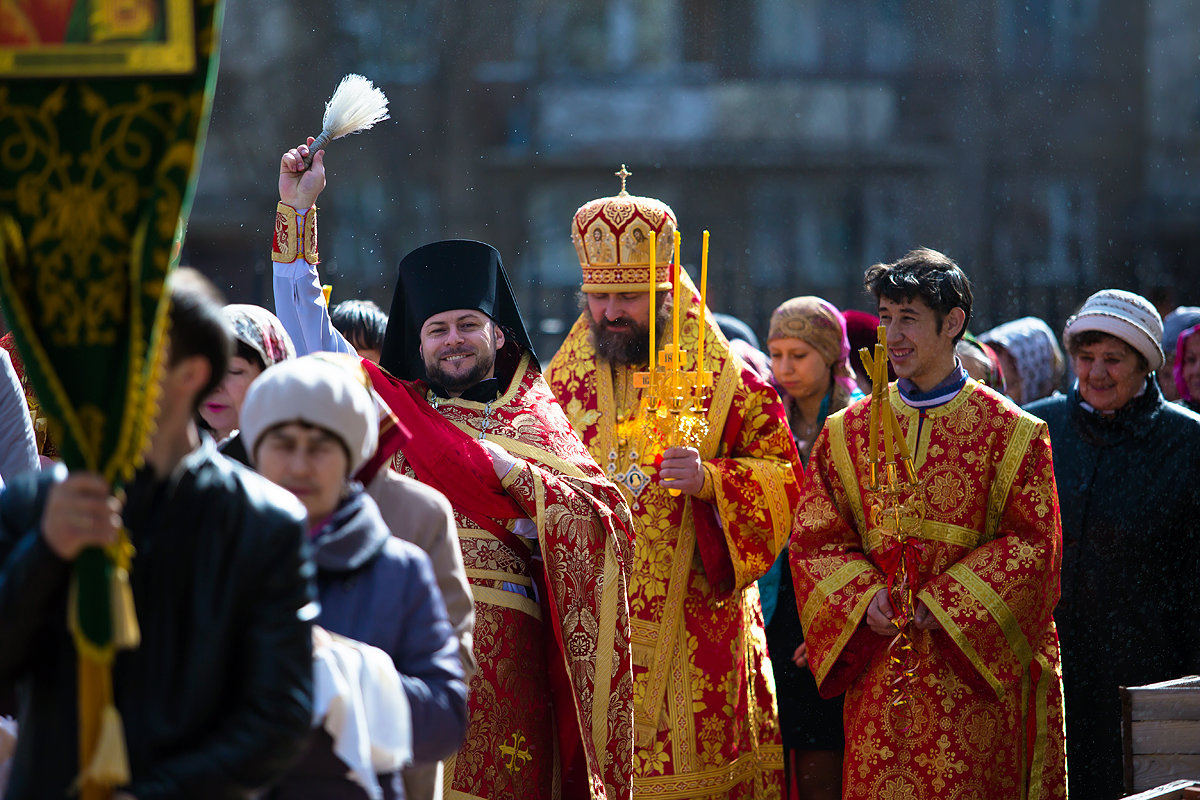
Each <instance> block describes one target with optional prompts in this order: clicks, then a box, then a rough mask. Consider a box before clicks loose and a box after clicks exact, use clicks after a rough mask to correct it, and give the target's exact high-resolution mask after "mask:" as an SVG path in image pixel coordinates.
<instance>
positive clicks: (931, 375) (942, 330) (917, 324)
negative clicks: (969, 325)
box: [878, 296, 966, 392]
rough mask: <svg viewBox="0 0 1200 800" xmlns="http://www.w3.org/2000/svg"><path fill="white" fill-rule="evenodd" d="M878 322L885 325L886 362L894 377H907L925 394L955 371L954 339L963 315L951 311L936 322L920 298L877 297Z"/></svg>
mask: <svg viewBox="0 0 1200 800" xmlns="http://www.w3.org/2000/svg"><path fill="white" fill-rule="evenodd" d="M878 310H879V322H880V323H881V324H883V325H885V326H887V350H888V359H889V360H890V361H891V363H892V369H894V370H895V372H896V377H898V378H907V379H908V380H910V381H912V382H913V383H914V384H916V386H917V389H919V390H920V391H922V392H927V391H929V390H931V389H933V387H935V386H937V385H938V384H939V383H941V382H942V381H943V380H945V378H946V376H948V375H949V374H950V373H951V372H952V371H953V370H954V345H955V343H954V340H955V337H956V336H958V333H959V331H961V330H962V327H963V323H964V322H965V321H966V315H965V314H964V313H963V310H962V309H961V308H952V309H950V311H949V313H947V314H946V315H945V316H944V317H941V318H940V319H939V315H938V314H937V312H936V311H934V310H933V309H932V308H930V307H929V305H928V304H927V303H926V302H925V301H924V300H922V299H921V298H920V297H911V298H908V299H905V300H890V299H888V298H887V297H883V296H881V297H880V298H879V309H878Z"/></svg>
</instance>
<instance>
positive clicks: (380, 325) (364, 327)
mask: <svg viewBox="0 0 1200 800" xmlns="http://www.w3.org/2000/svg"><path fill="white" fill-rule="evenodd" d="M329 320H330V322H332V323H333V327H335V328H337V329H338V332H339V333H341V334H342V336H345V337H346V340H347V341H348V342H350V344H352V345H354V346H355V347H356V348H359V347H361V348H363V349H366V350H381V349H383V335H384V332H385V331H387V324H388V315H387V314H385V313H384V312H383V309H382V308H380V307H379V306H377V305H376V304H375V303H373V302H372V301H370V300H343V301H342V302H340V303H338V304H337V305H336V306H334V307H333V308H331V309H329Z"/></svg>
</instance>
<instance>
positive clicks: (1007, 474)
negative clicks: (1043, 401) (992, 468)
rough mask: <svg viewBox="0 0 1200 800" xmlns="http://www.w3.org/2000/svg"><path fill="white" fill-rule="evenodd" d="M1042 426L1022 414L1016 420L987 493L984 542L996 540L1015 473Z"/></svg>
mask: <svg viewBox="0 0 1200 800" xmlns="http://www.w3.org/2000/svg"><path fill="white" fill-rule="evenodd" d="M1044 424H1045V423H1043V422H1040V421H1039V420H1037V419H1036V418H1034V417H1031V416H1029V415H1028V414H1024V413H1022V415H1021V417H1020V418H1018V420H1017V426H1016V430H1014V431H1013V434H1012V436H1010V437H1009V440H1008V448H1007V449H1005V451H1004V458H1003V460H1001V462H1000V467H999V468H998V469H997V470H996V478H995V480H994V481H992V488H991V491H990V492H989V493H988V512H987V525H986V527H985V528H984V530H985V531H986V533H987V539H986V541H989V542H990V541H991V540H992V539H995V538H996V534H997V532H998V529H999V525H1000V516H1001V514H1003V513H1004V507H1005V505H1007V501H1008V494H1009V492H1010V491H1011V490H1012V484H1013V481H1014V480H1015V479H1016V477H1017V471H1018V470H1019V469H1020V468H1021V462H1022V461H1024V460H1025V454H1026V453H1027V452H1029V444H1030V442H1032V441H1033V439H1034V437H1035V436H1036V435H1037V434H1038V430H1039V428H1041V426H1042V425H1044Z"/></svg>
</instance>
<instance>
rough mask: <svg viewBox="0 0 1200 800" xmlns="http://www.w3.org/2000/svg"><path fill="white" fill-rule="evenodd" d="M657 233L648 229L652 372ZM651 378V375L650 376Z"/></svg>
mask: <svg viewBox="0 0 1200 800" xmlns="http://www.w3.org/2000/svg"><path fill="white" fill-rule="evenodd" d="M656 239H657V235H656V234H655V233H654V231H650V371H651V372H654V350H655V348H656V347H658V341H657V339H656V338H655V336H654V320H655V318H656V317H658V308H657V307H656V306H655V305H654V289H655V284H656V283H658V281H657V280H656V278H657V277H658V267H657V266H655V263H654V260H655V256H657V255H658V249H657V246H656V244H655V240H656ZM651 379H653V376H651Z"/></svg>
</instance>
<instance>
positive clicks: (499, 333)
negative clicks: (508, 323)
mask: <svg viewBox="0 0 1200 800" xmlns="http://www.w3.org/2000/svg"><path fill="white" fill-rule="evenodd" d="M492 330H493V331H495V332H496V350H499V349H500V348H501V347H504V342H505V341H506V340H505V338H504V329H503V328H501V327H500V326H499V325H497V324H496V323H494V322H493V323H492Z"/></svg>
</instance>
